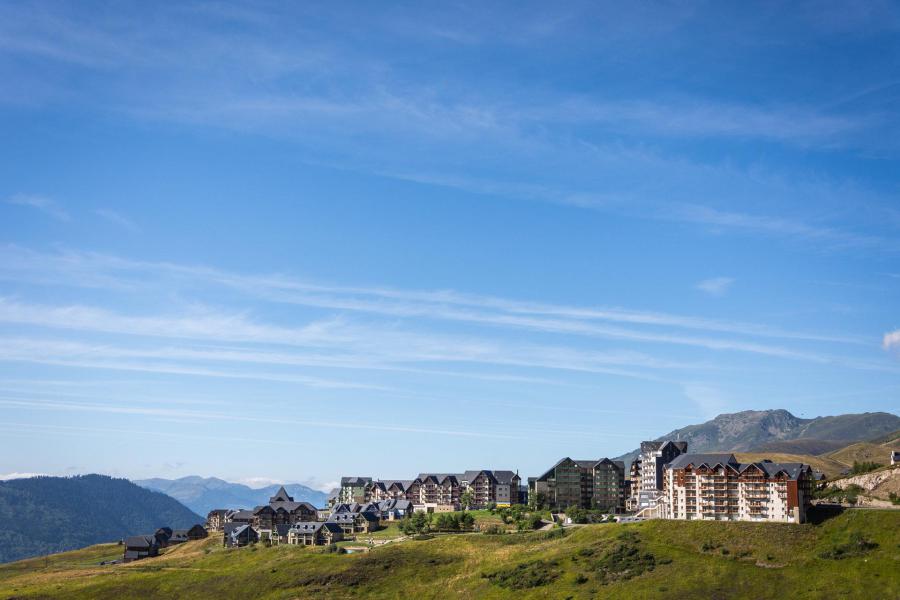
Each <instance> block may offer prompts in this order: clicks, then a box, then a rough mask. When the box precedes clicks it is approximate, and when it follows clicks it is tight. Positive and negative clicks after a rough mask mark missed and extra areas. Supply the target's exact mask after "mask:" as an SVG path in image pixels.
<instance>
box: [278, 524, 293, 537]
mask: <svg viewBox="0 0 900 600" xmlns="http://www.w3.org/2000/svg"><path fill="white" fill-rule="evenodd" d="M290 528H291V525H290V523H278V524H277V525H275V533H276V534H277V535H278V537H284V536H286V535H287V533H288V530H289V529H290Z"/></svg>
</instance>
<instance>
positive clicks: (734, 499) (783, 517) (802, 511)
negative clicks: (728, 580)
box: [660, 454, 815, 523]
mask: <svg viewBox="0 0 900 600" xmlns="http://www.w3.org/2000/svg"><path fill="white" fill-rule="evenodd" d="M814 480H815V475H814V473H813V470H812V467H810V466H809V465H805V464H802V463H774V462H771V461H768V460H764V461H762V462H754V463H743V464H741V463H739V462H738V461H737V460H736V459H735V457H734V455H733V454H682V455H680V456H678V457H677V458H675V460H673V461H672V462H671V463H669V464H668V465H666V468H665V478H664V484H663V487H664V500H663V502H662V503H661V504H660V507H661V510H662V515H661V516H663V517H664V518H669V519H688V520H693V519H696V520H718V521H779V522H785V523H803V522H804V521H805V520H806V511H807V508H809V506H810V500H811V493H812V489H813V486H814V485H815V484H814Z"/></svg>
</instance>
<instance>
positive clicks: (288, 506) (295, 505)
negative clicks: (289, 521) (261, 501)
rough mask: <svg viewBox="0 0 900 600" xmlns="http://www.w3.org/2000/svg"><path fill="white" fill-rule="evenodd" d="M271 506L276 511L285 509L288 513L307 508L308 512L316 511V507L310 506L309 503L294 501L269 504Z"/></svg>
mask: <svg viewBox="0 0 900 600" xmlns="http://www.w3.org/2000/svg"><path fill="white" fill-rule="evenodd" d="M269 506H271V507H272V508H273V509H274V510H278V509H279V508H283V509H284V510H286V511H288V512H289V513H292V512H295V511H297V510H299V509H300V508H306V510H308V511H310V512H315V511H316V507H315V506H313V505H312V504H310V503H309V502H294V501H293V500H291V501H288V502H283V501H278V502H272V503H270V504H269Z"/></svg>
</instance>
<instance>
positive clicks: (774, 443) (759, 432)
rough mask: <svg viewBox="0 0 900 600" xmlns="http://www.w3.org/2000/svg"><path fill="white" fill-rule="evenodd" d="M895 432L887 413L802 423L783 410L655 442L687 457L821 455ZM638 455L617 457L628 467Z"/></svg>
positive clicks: (898, 425) (752, 413)
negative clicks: (680, 446) (680, 445)
mask: <svg viewBox="0 0 900 600" xmlns="http://www.w3.org/2000/svg"><path fill="white" fill-rule="evenodd" d="M897 429H900V417H898V416H897V415H893V414H890V413H884V412H877V413H860V414H847V415H837V416H832V417H816V418H814V419H801V418H799V417H795V416H794V415H792V414H791V413H789V412H788V411H786V410H783V409H779V410H745V411H742V412H737V413H730V414H723V415H719V416H718V417H716V418H715V419H712V420H711V421H707V422H706V423H701V424H699V425H689V426H687V427H683V428H681V429H676V430H674V431H671V432H669V433H667V434H666V435H663V436H660V437H658V438H656V440H683V441H686V442H688V452H777V453H793V454H824V453H826V452H830V451H832V450H836V449H838V448H842V447H844V446H846V445H847V444H851V443H853V442H858V441H863V440H870V439H872V438H875V437H878V436H880V435H885V434H888V433H891V432H893V431H896V430H897ZM637 454H638V450H633V451H632V452H629V453H627V454H623V455H622V456H618V457H616V460H624V461H625V462H626V463H627V464H630V463H631V461H633V460H634V458H635V457H636V456H637Z"/></svg>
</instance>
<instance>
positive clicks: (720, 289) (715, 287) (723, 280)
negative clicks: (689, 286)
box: [694, 277, 734, 296]
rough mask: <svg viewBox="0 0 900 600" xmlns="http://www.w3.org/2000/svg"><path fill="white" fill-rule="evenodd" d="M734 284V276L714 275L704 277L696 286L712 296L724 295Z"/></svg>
mask: <svg viewBox="0 0 900 600" xmlns="http://www.w3.org/2000/svg"><path fill="white" fill-rule="evenodd" d="M732 285H734V278H732V277H713V278H711V279H704V280H703V281H701V282H699V283H698V284H697V285H696V286H694V287H696V288H697V289H698V290H700V291H701V292H706V293H707V294H709V295H710V296H724V295H725V294H726V293H727V292H728V290H730V289H731V286H732Z"/></svg>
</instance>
